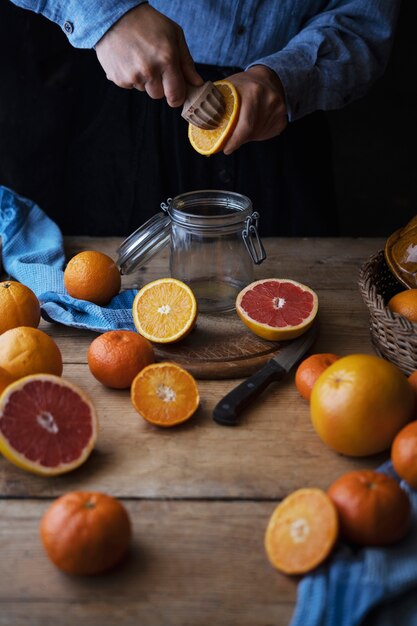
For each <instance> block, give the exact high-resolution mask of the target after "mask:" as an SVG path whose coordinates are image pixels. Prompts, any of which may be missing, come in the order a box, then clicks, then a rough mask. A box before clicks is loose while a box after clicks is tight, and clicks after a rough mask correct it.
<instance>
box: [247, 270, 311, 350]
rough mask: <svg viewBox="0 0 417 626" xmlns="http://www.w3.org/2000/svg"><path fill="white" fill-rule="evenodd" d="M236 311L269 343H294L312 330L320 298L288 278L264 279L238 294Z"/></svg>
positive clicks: (253, 330) (252, 329) (308, 288)
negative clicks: (289, 340) (307, 331)
mask: <svg viewBox="0 0 417 626" xmlns="http://www.w3.org/2000/svg"><path fill="white" fill-rule="evenodd" d="M236 311H237V314H238V315H239V317H240V319H241V320H242V321H243V322H244V323H245V324H246V326H247V327H248V328H250V330H251V331H252V332H254V333H255V335H258V337H262V338H263V339H268V340H270V341H282V340H286V339H294V338H295V337H298V336H299V335H302V334H303V333H304V332H306V330H308V329H309V328H310V326H311V325H312V323H313V322H314V318H315V317H316V315H317V311H318V297H317V294H316V293H315V292H314V291H313V290H312V289H310V287H307V286H306V285H303V284H301V283H297V282H296V281H295V280H289V279H287V278H265V279H263V280H257V281H255V282H254V283H251V284H250V285H248V286H247V287H245V288H244V289H242V291H241V292H240V293H239V294H238V296H237V298H236Z"/></svg>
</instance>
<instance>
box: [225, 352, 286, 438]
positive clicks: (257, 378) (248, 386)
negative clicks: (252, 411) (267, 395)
mask: <svg viewBox="0 0 417 626" xmlns="http://www.w3.org/2000/svg"><path fill="white" fill-rule="evenodd" d="M286 374H287V371H286V370H285V369H284V368H283V367H282V366H281V365H279V363H277V362H276V361H274V360H273V359H271V360H270V361H268V362H267V363H266V365H264V366H263V367H262V368H261V369H260V370H259V371H257V372H255V374H252V376H250V377H249V378H247V379H246V380H244V381H243V383H240V385H238V386H237V387H235V388H234V389H232V391H230V392H229V393H228V394H226V395H225V396H224V398H222V400H220V402H219V403H218V404H217V405H216V406H215V407H214V411H213V419H214V421H215V422H217V423H218V424H221V425H222V426H237V424H238V423H239V420H238V415H239V414H240V413H241V411H242V410H243V409H245V408H246V407H247V405H248V404H249V403H250V402H252V400H254V399H255V398H257V397H258V396H259V395H260V394H261V392H262V391H263V390H264V389H265V388H266V387H267V386H268V385H269V384H270V383H272V381H274V380H281V378H284V376H285V375H286Z"/></svg>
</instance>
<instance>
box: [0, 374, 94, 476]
mask: <svg viewBox="0 0 417 626" xmlns="http://www.w3.org/2000/svg"><path fill="white" fill-rule="evenodd" d="M97 429H98V428H97V417H96V412H95V409H94V406H93V405H92V403H91V401H90V400H89V398H88V397H87V396H86V394H85V393H84V392H83V391H81V389H79V388H78V387H76V386H75V385H73V384H72V383H70V382H68V381H67V380H65V379H63V378H61V377H59V376H54V375H53V374H33V375H31V376H25V377H24V378H21V379H20V380H18V381H16V382H14V383H12V384H11V385H9V386H8V387H6V389H5V390H4V391H3V393H2V395H1V397H0V452H1V453H2V454H3V455H4V456H5V457H6V458H7V459H9V461H11V462H12V463H14V464H15V465H17V466H18V467H20V468H22V469H24V470H27V471H28V472H33V473H34V474H40V475H42V476H55V475H58V474H64V473H66V472H69V471H71V470H73V469H75V468H76V467H78V466H79V465H81V464H82V463H84V461H85V460H86V459H87V457H88V456H89V454H90V452H91V451H92V449H93V447H94V444H95V442H96V439H97Z"/></svg>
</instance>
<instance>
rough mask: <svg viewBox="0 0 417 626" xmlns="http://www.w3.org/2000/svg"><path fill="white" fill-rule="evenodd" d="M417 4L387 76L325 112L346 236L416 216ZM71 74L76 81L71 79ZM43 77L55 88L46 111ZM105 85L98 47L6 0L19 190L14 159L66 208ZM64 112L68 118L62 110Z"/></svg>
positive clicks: (2, 83)
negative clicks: (74, 42) (72, 163)
mask: <svg viewBox="0 0 417 626" xmlns="http://www.w3.org/2000/svg"><path fill="white" fill-rule="evenodd" d="M414 4H415V0H403V3H402V6H401V11H400V18H399V23H398V28H397V33H396V38H395V43H394V47H393V51H392V55H391V59H390V62H389V65H388V67H387V70H386V72H385V74H384V76H383V77H382V78H381V79H379V80H378V81H377V82H376V83H375V84H374V86H373V87H372V88H371V90H370V92H369V93H368V95H367V96H366V97H364V98H362V99H361V100H358V101H356V102H354V103H352V104H351V105H349V106H348V107H346V108H344V109H342V110H339V111H332V112H330V113H327V114H326V115H327V118H328V121H329V123H330V127H331V134H332V138H333V168H334V177H335V185H336V194H337V207H336V210H337V212H338V216H339V222H340V225H341V233H340V234H341V235H349V236H387V235H389V234H390V233H391V232H392V231H394V230H396V229H397V228H399V227H400V226H403V225H404V224H405V223H406V222H407V221H408V220H409V219H410V218H411V217H412V216H414V215H415V214H417V201H416V200H417V194H416V175H415V169H416V168H415V165H416V159H415V146H416V141H417V132H416V126H417V124H416V119H417V95H416V91H417V88H416V82H417V81H416V78H417V55H416V45H415V33H414V24H415V22H414V21H413V17H414V11H415V8H414ZM39 72H41V73H42V72H44V73H45V76H44V77H43V76H42V75H41V76H39ZM68 75H70V76H73V77H75V78H74V79H72V80H68ZM91 76H93V77H95V82H94V85H93V87H92V88H91ZM40 82H41V83H42V88H43V89H44V90H46V91H47V94H46V95H47V97H46V98H44V97H42V109H41V110H40V107H39V106H38V105H39V102H38V100H37V99H38V98H39V83H40ZM106 83H107V81H106V80H105V79H104V74H103V72H102V70H101V68H100V66H99V64H98V61H97V59H96V56H95V53H94V52H93V51H91V50H78V49H74V48H72V47H71V46H70V45H69V44H68V42H67V40H66V37H65V35H64V34H63V33H62V32H61V31H60V29H59V28H58V27H57V26H56V25H54V24H52V23H51V22H49V21H48V20H46V19H45V18H43V17H42V16H39V15H35V14H33V13H30V12H29V11H24V10H22V9H19V8H17V7H16V6H14V5H13V4H12V3H11V2H9V0H0V159H1V160H0V184H5V185H8V186H12V185H11V184H10V181H11V180H13V172H12V171H11V169H10V167H11V166H10V164H11V163H13V167H14V168H15V171H16V168H18V171H19V172H22V173H24V176H23V179H24V181H25V183H24V184H23V185H22V186H21V187H20V188H19V189H16V191H18V192H19V193H21V194H23V195H28V196H30V197H32V199H34V200H35V201H37V202H38V203H39V204H40V206H41V207H43V208H45V202H46V200H45V198H46V197H48V198H52V202H53V203H54V204H55V205H56V206H59V205H65V204H68V198H65V200H66V202H64V196H66V195H67V194H70V193H71V189H70V188H69V185H68V182H67V181H64V180H63V179H62V164H63V163H64V162H65V159H67V158H68V156H67V154H68V150H67V149H66V146H67V145H70V144H71V138H72V135H73V133H76V132H77V133H79V132H81V133H82V132H83V129H82V128H80V124H82V123H83V122H82V120H85V119H88V118H89V116H90V117H91V116H92V115H93V112H94V111H95V110H99V107H100V106H101V102H102V99H103V95H104V91H105V89H106ZM9 85H17V86H18V91H17V92H16V93H18V94H19V96H18V98H16V97H10V91H8V90H9V87H8V86H9ZM86 93H88V98H86V97H85V94H86ZM44 95H45V93H44V92H43V94H42V96H44ZM83 95H84V97H83ZM115 97H117V94H116V96H115ZM68 102H72V103H74V104H73V105H72V106H70V107H69V106H68ZM33 110H36V111H39V110H40V112H39V113H38V115H39V119H38V120H37V121H35V124H34V125H33V127H32V128H31V138H30V147H29V146H28V137H27V130H25V127H24V125H22V123H21V120H22V119H26V117H29V116H30V115H31V114H32V112H33ZM57 110H58V111H61V112H62V114H61V115H59V116H57V115H56V111H57ZM4 129H7V132H5V130H4ZM8 157H9V158H8ZM41 160H42V164H43V167H42V168H39V167H37V165H38V163H39V162H40V161H41ZM43 177H44V178H43ZM34 189H36V190H37V191H36V192H35V193H33V191H32V190H34ZM43 191H45V194H44V193H43ZM67 214H68V215H67V219H68V220H71V215H70V214H69V213H68V212H67Z"/></svg>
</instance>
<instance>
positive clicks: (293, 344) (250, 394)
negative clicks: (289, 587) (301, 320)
mask: <svg viewBox="0 0 417 626" xmlns="http://www.w3.org/2000/svg"><path fill="white" fill-rule="evenodd" d="M317 334H318V326H317V324H314V325H313V326H312V327H311V328H310V330H308V331H307V332H306V333H304V334H303V335H301V337H297V339H294V340H293V341H289V342H288V343H287V342H286V343H285V345H284V346H283V348H281V350H280V351H279V352H278V354H277V355H276V356H274V357H273V358H272V359H270V360H269V361H268V362H267V363H266V364H265V365H264V366H263V367H262V368H261V369H260V370H259V371H257V372H255V374H252V376H250V377H249V378H248V379H246V380H245V381H243V383H240V385H238V386H237V387H235V388H234V389H232V391H230V392H229V393H228V394H226V395H225V396H224V398H222V400H220V402H219V403H218V404H217V405H216V406H215V408H214V411H213V419H214V421H215V422H217V423H218V424H221V425H222V426H237V424H238V423H239V419H238V416H239V414H240V413H241V412H242V411H243V409H245V408H246V407H247V406H248V405H249V404H250V402H252V400H254V399H255V398H257V397H258V396H259V395H260V393H261V392H262V391H263V390H264V389H266V387H267V386H268V385H269V384H270V383H272V382H273V381H277V380H281V379H282V378H284V376H285V375H286V374H288V372H289V371H290V369H291V368H292V366H293V365H294V364H295V363H297V361H299V360H300V359H301V357H302V356H303V355H304V354H305V353H306V352H307V350H308V349H309V348H311V346H312V345H313V343H314V341H315V340H316V337H317Z"/></svg>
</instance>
